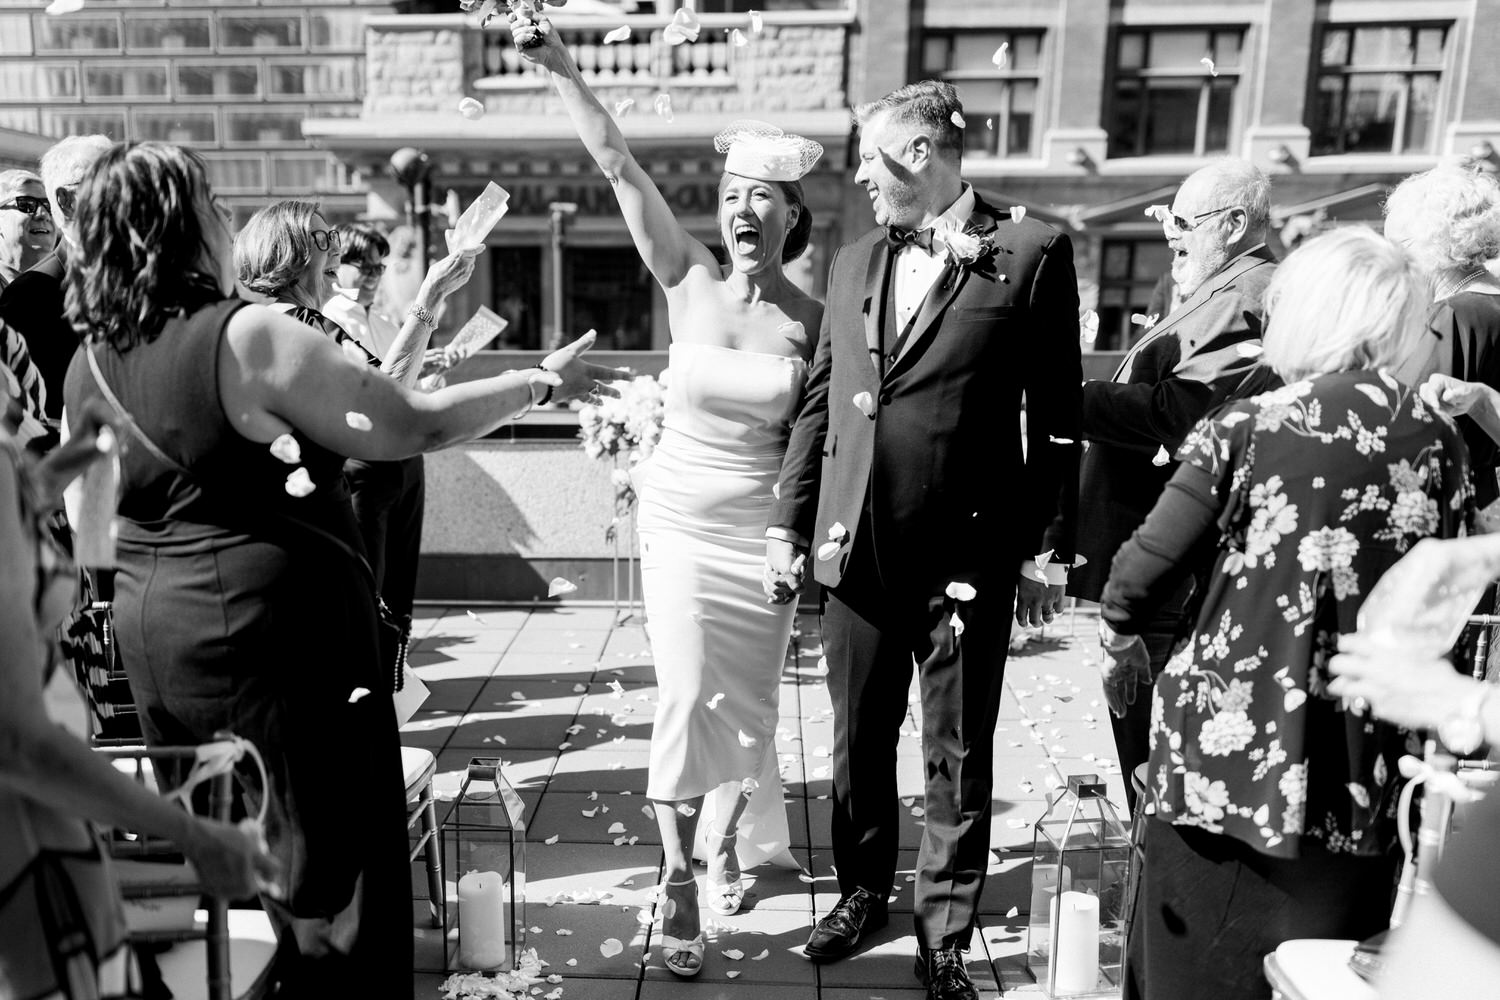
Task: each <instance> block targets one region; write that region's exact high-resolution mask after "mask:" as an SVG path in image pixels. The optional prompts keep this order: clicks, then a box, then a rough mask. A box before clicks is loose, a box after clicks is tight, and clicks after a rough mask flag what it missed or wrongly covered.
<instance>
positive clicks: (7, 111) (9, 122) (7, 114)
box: [0, 108, 46, 135]
mask: <svg viewBox="0 0 1500 1000" xmlns="http://www.w3.org/2000/svg"><path fill="white" fill-rule="evenodd" d="M0 128H13V129H15V130H16V131H18V132H36V133H38V134H42V135H45V134H46V133H44V132H42V126H41V125H40V124H38V119H37V110H36V109H35V108H0Z"/></svg>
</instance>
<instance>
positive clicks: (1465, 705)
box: [1437, 684, 1493, 757]
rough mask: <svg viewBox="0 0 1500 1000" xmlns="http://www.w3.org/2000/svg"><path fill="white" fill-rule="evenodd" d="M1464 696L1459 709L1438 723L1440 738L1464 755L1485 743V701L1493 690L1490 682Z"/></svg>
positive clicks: (1456, 752)
mask: <svg viewBox="0 0 1500 1000" xmlns="http://www.w3.org/2000/svg"><path fill="white" fill-rule="evenodd" d="M1478 687H1479V689H1478V690H1477V691H1475V692H1474V693H1473V694H1471V695H1468V696H1467V697H1465V698H1464V700H1463V702H1462V703H1461V704H1460V705H1459V706H1458V710H1457V711H1455V712H1454V713H1453V714H1452V715H1450V716H1448V717H1447V718H1446V719H1444V720H1443V721H1442V722H1439V723H1438V727H1437V735H1438V739H1440V740H1442V741H1443V746H1445V747H1447V748H1448V749H1449V751H1451V752H1452V753H1455V754H1457V755H1458V756H1460V757H1463V756H1465V755H1467V754H1471V753H1473V752H1474V751H1475V750H1478V749H1479V747H1480V745H1481V744H1483V743H1484V717H1483V714H1482V713H1483V712H1484V703H1485V701H1486V700H1488V699H1489V696H1490V691H1491V690H1493V689H1492V688H1491V687H1490V685H1488V684H1480V685H1479V686H1478Z"/></svg>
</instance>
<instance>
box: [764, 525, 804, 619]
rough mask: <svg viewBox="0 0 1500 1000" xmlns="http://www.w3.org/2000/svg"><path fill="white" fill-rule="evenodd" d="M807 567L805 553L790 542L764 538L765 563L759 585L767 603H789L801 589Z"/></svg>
mask: <svg viewBox="0 0 1500 1000" xmlns="http://www.w3.org/2000/svg"><path fill="white" fill-rule="evenodd" d="M806 568H807V553H806V552H800V551H798V550H797V547H796V546H795V545H793V544H792V543H791V542H788V541H783V540H782V539H779V538H768V539H766V565H765V569H764V570H762V572H761V587H762V589H764V590H765V593H766V603H767V604H789V603H791V602H792V601H793V600H795V599H796V597H797V595H798V594H799V593H800V592H801V591H802V581H803V576H804V573H805V572H806Z"/></svg>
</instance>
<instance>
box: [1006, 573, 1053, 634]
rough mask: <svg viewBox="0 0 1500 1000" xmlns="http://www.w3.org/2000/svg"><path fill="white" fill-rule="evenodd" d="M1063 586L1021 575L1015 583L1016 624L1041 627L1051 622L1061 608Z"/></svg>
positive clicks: (1024, 626) (1025, 626)
mask: <svg viewBox="0 0 1500 1000" xmlns="http://www.w3.org/2000/svg"><path fill="white" fill-rule="evenodd" d="M1062 600H1063V588H1062V587H1061V586H1057V585H1052V584H1046V583H1043V582H1042V581H1040V580H1033V579H1031V578H1030V577H1028V576H1024V575H1023V576H1022V577H1021V582H1020V583H1019V584H1017V585H1016V624H1018V625H1020V626H1021V627H1022V628H1041V627H1042V626H1043V625H1048V624H1051V622H1052V620H1053V619H1054V618H1056V617H1057V613H1058V612H1059V611H1061V610H1062Z"/></svg>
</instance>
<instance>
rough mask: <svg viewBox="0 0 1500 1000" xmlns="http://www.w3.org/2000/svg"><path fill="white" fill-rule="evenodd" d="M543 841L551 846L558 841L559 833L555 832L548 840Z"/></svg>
mask: <svg viewBox="0 0 1500 1000" xmlns="http://www.w3.org/2000/svg"><path fill="white" fill-rule="evenodd" d="M542 843H544V844H547V845H549V846H550V845H552V844H555V843H557V834H555V833H554V834H553V835H552V836H550V837H548V838H547V839H546V840H544V841H542Z"/></svg>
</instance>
